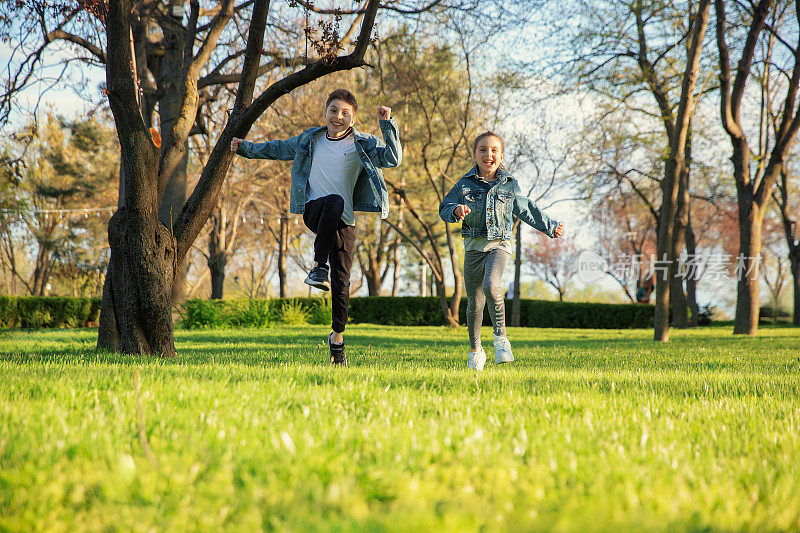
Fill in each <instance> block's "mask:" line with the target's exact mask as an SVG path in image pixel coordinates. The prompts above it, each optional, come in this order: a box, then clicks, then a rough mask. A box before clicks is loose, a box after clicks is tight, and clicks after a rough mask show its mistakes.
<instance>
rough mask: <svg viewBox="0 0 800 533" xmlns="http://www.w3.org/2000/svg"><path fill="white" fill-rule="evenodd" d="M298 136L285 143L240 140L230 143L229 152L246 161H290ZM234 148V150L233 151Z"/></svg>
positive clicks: (295, 150) (295, 148) (298, 139)
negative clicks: (246, 159)
mask: <svg viewBox="0 0 800 533" xmlns="http://www.w3.org/2000/svg"><path fill="white" fill-rule="evenodd" d="M299 141H300V136H299V135H295V136H294V137H290V138H288V139H286V140H285V141H281V140H275V141H267V142H265V143H253V142H250V141H245V140H242V139H233V141H231V151H234V152H236V153H237V154H239V155H240V156H242V157H246V158H248V159H278V160H280V161H291V160H292V159H294V155H295V152H297V145H298V143H299ZM234 147H235V148H236V149H234Z"/></svg>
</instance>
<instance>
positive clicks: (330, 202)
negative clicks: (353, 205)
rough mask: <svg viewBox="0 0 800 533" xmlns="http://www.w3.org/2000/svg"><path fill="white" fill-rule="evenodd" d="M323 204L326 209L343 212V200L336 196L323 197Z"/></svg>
mask: <svg viewBox="0 0 800 533" xmlns="http://www.w3.org/2000/svg"><path fill="white" fill-rule="evenodd" d="M325 204H326V206H327V207H328V208H330V209H333V210H335V211H344V198H342V197H341V196H339V195H338V194H330V195H328V196H326V197H325Z"/></svg>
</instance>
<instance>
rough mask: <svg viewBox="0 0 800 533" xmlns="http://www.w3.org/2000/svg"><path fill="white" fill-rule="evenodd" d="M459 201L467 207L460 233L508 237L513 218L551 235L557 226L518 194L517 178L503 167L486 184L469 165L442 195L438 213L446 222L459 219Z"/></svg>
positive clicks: (512, 225) (509, 238) (531, 201)
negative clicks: (468, 210)
mask: <svg viewBox="0 0 800 533" xmlns="http://www.w3.org/2000/svg"><path fill="white" fill-rule="evenodd" d="M459 205H466V206H467V207H469V209H470V213H469V214H468V215H467V216H466V217H465V218H464V222H463V224H462V226H461V235H462V236H463V237H485V238H487V239H489V240H493V239H504V240H511V238H512V233H513V228H514V219H515V218H519V219H520V220H522V221H523V222H525V223H526V224H528V225H530V226H532V227H533V228H534V229H537V230H539V231H541V232H542V233H544V234H545V235H547V236H548V237H550V238H553V237H555V231H556V228H557V227H558V222H557V221H555V220H552V219H551V218H550V217H548V216H547V214H546V213H545V212H544V211H542V210H541V209H539V206H537V205H536V202H534V201H533V200H531V199H530V198H528V197H527V196H523V195H522V194H521V191H520V188H519V183H518V182H517V180H516V179H515V178H514V177H513V176H511V174H509V173H508V172H506V171H504V170H503V169H498V170H497V180H496V182H495V183H494V184H493V185H492V186H491V187H488V188H487V187H486V185H485V184H483V183H481V182H480V181H479V180H478V167H477V165H476V166H474V167H472V170H470V171H469V172H467V173H466V174H464V176H463V177H462V178H461V179H460V180H458V182H457V183H456V184H455V186H454V187H453V188H452V189H450V192H448V193H447V195H446V196H445V197H444V200H442V203H441V204H440V205H439V216H440V217H441V219H442V220H444V221H445V222H453V223H455V222H458V219H457V218H456V216H455V214H454V211H455V210H456V207H458V206H459Z"/></svg>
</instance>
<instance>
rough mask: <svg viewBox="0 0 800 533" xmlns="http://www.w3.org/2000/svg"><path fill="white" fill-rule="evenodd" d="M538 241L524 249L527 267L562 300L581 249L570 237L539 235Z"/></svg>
mask: <svg viewBox="0 0 800 533" xmlns="http://www.w3.org/2000/svg"><path fill="white" fill-rule="evenodd" d="M537 240H538V242H537V243H536V244H535V245H534V246H531V247H529V248H527V249H526V250H525V259H526V261H527V262H528V268H529V269H530V270H531V272H532V273H533V275H534V276H536V277H537V278H539V279H540V280H542V281H544V282H545V283H547V284H548V285H550V286H551V287H553V289H555V291H556V292H557V293H558V299H559V301H562V302H563V301H564V297H565V296H566V294H567V284H568V283H569V281H570V280H571V279H572V278H573V277H574V276H575V274H577V273H578V256H579V255H580V254H581V250H580V249H579V248H578V246H577V245H576V244H575V242H574V241H572V240H570V239H565V238H561V239H550V238H549V237H548V238H545V237H540V238H539V239H537Z"/></svg>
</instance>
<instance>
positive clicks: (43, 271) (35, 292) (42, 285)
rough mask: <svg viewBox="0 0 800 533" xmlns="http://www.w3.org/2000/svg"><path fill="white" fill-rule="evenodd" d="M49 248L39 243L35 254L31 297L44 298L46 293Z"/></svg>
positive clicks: (48, 272) (48, 273) (49, 264)
mask: <svg viewBox="0 0 800 533" xmlns="http://www.w3.org/2000/svg"><path fill="white" fill-rule="evenodd" d="M50 266H51V259H50V247H49V246H47V244H46V243H42V242H40V243H39V251H38V252H37V253H36V263H35V267H34V269H33V282H32V283H31V296H45V294H46V293H47V280H48V279H49V278H50Z"/></svg>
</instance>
